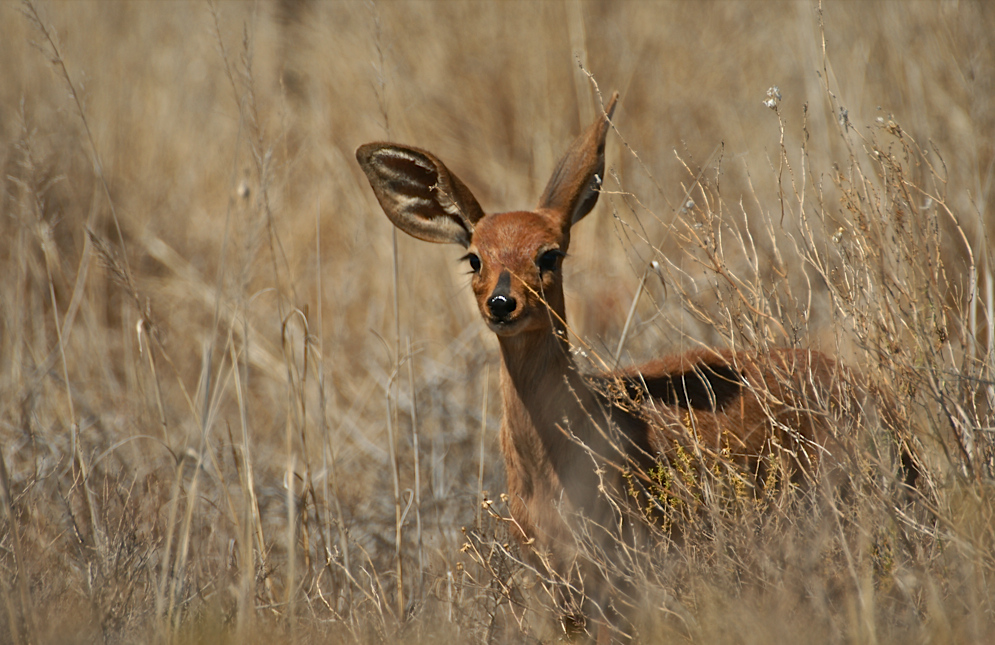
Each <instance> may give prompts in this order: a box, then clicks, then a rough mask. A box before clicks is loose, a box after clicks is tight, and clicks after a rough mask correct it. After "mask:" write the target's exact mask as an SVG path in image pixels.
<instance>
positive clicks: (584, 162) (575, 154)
mask: <svg viewBox="0 0 995 645" xmlns="http://www.w3.org/2000/svg"><path fill="white" fill-rule="evenodd" d="M617 101H618V92H615V93H614V94H612V97H611V99H610V100H609V101H608V107H606V108H605V110H604V113H603V114H602V115H600V116H599V117H598V118H597V119H595V121H594V123H592V124H591V125H590V126H588V128H587V129H586V130H584V132H582V133H581V134H580V136H578V137H577V138H576V139H574V142H573V143H572V144H571V145H570V148H569V149H568V150H567V152H566V153H565V154H564V155H563V157H562V158H561V159H560V162H559V163H558V164H557V165H556V169H555V170H553V176H552V177H551V178H550V180H549V183H548V184H546V190H545V191H543V193H542V197H540V198H539V208H540V209H546V210H550V211H553V212H555V213H558V214H560V215H561V217H563V218H564V221H563V223H564V225H566V226H572V225H573V224H576V223H577V222H579V221H580V220H581V219H582V218H583V217H584V216H585V215H587V214H588V213H590V212H591V209H592V208H594V205H595V204H596V203H597V202H598V194H599V191H600V190H601V182H602V179H604V174H605V137H606V135H607V134H608V126H609V125H610V122H609V119H611V116H612V113H613V112H614V111H615V104H616V102H617Z"/></svg>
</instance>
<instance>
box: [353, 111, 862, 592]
mask: <svg viewBox="0 0 995 645" xmlns="http://www.w3.org/2000/svg"><path fill="white" fill-rule="evenodd" d="M617 99H618V95H617V93H616V94H615V95H614V96H612V98H611V101H610V102H609V104H608V106H607V108H606V109H605V110H604V112H603V113H602V114H601V115H600V116H599V117H598V118H597V119H596V120H595V122H594V123H593V124H591V125H590V126H589V127H588V128H587V129H586V130H585V131H584V132H583V133H582V134H581V135H580V136H579V137H578V138H577V139H576V140H575V141H574V142H573V144H571V146H570V148H569V149H568V150H567V152H566V154H564V155H563V157H562V159H560V161H559V163H558V164H557V166H556V168H555V169H554V170H553V175H552V178H551V179H550V180H549V183H548V184H547V186H546V189H545V191H544V192H543V194H542V197H540V198H539V204H538V206H537V207H536V208H535V209H534V210H529V211H512V212H507V213H493V214H490V215H488V214H485V213H484V211H483V210H482V209H481V207H480V205H479V204H478V203H477V200H476V199H475V198H474V196H473V194H472V193H471V192H470V189H469V188H467V186H466V184H464V183H463V182H462V181H460V179H459V178H458V177H457V176H456V175H455V174H453V173H452V172H451V171H450V170H449V169H448V168H447V167H446V166H445V165H444V164H443V163H442V161H440V160H439V158H438V157H436V156H435V155H433V154H432V153H430V152H427V151H425V150H421V149H419V148H413V147H409V146H400V145H395V144H392V143H369V144H366V145H364V146H361V147H360V148H359V149H358V150H357V151H356V157H357V158H358V160H359V164H360V166H362V168H363V171H364V172H365V173H366V176H367V177H368V178H369V180H370V184H371V185H372V187H373V191H374V193H376V197H377V199H378V200H379V202H380V205H381V206H382V207H383V210H384V212H385V213H386V214H387V217H389V218H390V220H391V221H392V222H393V223H394V225H395V226H397V227H398V228H399V229H401V230H402V231H404V232H405V233H408V234H409V235H412V236H414V237H416V238H418V239H421V240H425V241H428V242H437V243H448V244H459V245H460V246H462V247H464V248H465V249H466V250H467V253H466V256H465V260H466V262H467V263H468V264H469V267H470V269H471V271H472V272H473V278H472V284H473V293H474V295H475V296H476V299H477V306H478V307H479V309H480V314H481V316H482V317H483V319H484V322H485V323H486V324H487V326H488V327H490V329H491V330H492V331H493V332H494V333H495V334H496V335H497V337H498V343H499V345H500V349H501V397H502V401H503V408H504V418H503V421H502V423H501V451H502V453H503V455H504V460H505V466H506V470H507V477H508V499H509V503H510V510H511V515H512V519H513V520H514V522H513V524H514V526H516V527H517V528H516V529H515V530H516V532H517V533H518V538H519V539H520V540H521V542H522V543H523V544H524V545H526V546H527V549H526V551H528V552H530V553H533V554H535V555H534V556H533V557H534V558H535V560H534V561H542V562H543V563H544V564H545V565H546V566H550V567H551V568H552V569H553V570H556V571H559V572H561V573H564V572H568V571H576V570H578V569H579V570H580V571H581V574H582V575H584V573H585V566H586V565H585V564H584V563H583V561H584V560H585V558H584V557H579V558H578V555H579V554H580V552H581V549H579V548H578V544H579V541H580V540H579V538H578V536H579V534H580V532H581V531H579V530H578V529H579V527H580V525H581V523H582V522H583V526H584V528H583V534H584V535H585V536H587V537H590V536H591V535H592V530H593V534H597V533H598V531H600V532H601V533H602V534H603V536H609V535H611V536H613V537H615V538H616V539H621V540H622V541H623V542H624V541H625V540H627V539H629V538H631V537H632V536H633V535H635V533H633V532H632V531H633V529H632V528H626V527H631V526H633V525H638V524H641V523H643V522H640V521H639V520H636V521H632V519H631V518H626V517H625V515H627V514H626V513H622V512H621V509H623V508H624V507H625V504H626V502H624V501H622V500H625V499H628V500H630V501H631V500H632V499H639V495H642V496H643V497H642V498H641V501H638V502H635V503H636V504H638V505H639V508H640V509H641V510H640V512H639V514H642V515H644V517H643V519H645V520H647V522H646V523H652V521H653V518H652V517H646V514H645V512H644V511H645V509H646V508H647V507H648V506H652V505H653V503H654V500H655V502H656V503H658V504H659V503H660V501H661V500H660V499H659V496H658V495H657V496H654V495H653V493H652V492H651V491H652V490H653V486H652V477H651V476H649V475H648V473H651V472H652V471H653V470H654V468H658V464H660V463H662V462H665V461H666V460H668V459H673V458H674V456H675V453H676V452H681V453H682V454H684V455H693V456H694V458H695V459H697V460H698V463H699V467H701V465H702V464H704V465H705V467H706V468H707V467H708V464H709V463H713V464H714V463H718V462H719V461H722V462H723V463H728V464H733V465H734V469H736V470H737V471H738V472H740V473H741V474H743V475H747V476H748V478H745V477H744V480H746V481H750V482H758V480H759V481H763V479H764V475H763V472H762V471H763V469H764V468H768V467H769V464H770V458H771V457H773V456H775V455H777V456H778V459H781V460H782V462H783V463H785V464H787V466H786V468H787V469H788V471H785V474H786V476H789V477H794V478H795V479H799V478H800V479H811V478H812V477H814V476H816V471H817V468H818V467H819V465H820V463H826V462H827V461H829V460H830V459H831V458H832V456H833V455H835V454H836V453H837V451H839V450H840V447H841V445H842V442H841V440H840V439H839V438H838V436H839V434H845V433H843V431H842V430H839V428H838V426H837V424H836V417H837V416H839V412H840V410H841V409H844V408H847V407H848V404H847V402H846V401H845V400H844V399H845V398H846V397H844V396H843V394H842V389H843V388H841V386H840V372H839V371H838V370H837V368H836V364H835V362H834V361H833V360H832V359H830V358H829V357H827V356H825V355H823V354H821V353H819V352H817V351H810V350H795V349H782V350H773V351H770V352H768V353H765V354H763V355H761V354H758V353H745V352H733V351H729V350H723V349H715V350H708V349H702V350H696V351H693V352H690V353H685V354H681V355H674V356H668V357H665V358H661V359H658V360H654V361H652V362H649V363H646V364H644V365H640V366H638V367H632V368H628V369H623V370H617V371H608V372H604V373H600V374H594V375H585V374H582V373H581V372H580V371H579V370H578V369H577V366H576V365H575V363H574V361H573V359H572V357H571V352H570V345H569V341H568V337H567V322H566V313H565V311H564V305H563V274H562V264H563V260H564V258H565V257H566V255H567V250H568V248H569V246H570V233H571V228H572V227H573V226H574V225H575V224H577V222H579V221H580V220H581V219H583V218H584V216H585V215H587V214H588V213H589V212H590V211H591V209H592V208H594V205H595V203H596V202H597V201H598V195H599V193H600V189H601V184H602V178H603V175H604V169H605V156H604V153H605V136H606V134H607V132H608V129H609V125H610V122H609V119H610V118H611V116H612V113H613V111H614V109H615V103H616V101H617ZM789 471H790V472H789ZM633 491H639V492H638V493H636V494H635V495H634V494H633ZM647 499H649V500H650V503H649V504H647ZM591 527H595V528H594V529H592V528H591ZM626 536H628V538H627V537H626ZM585 539H586V538H585ZM629 543H630V544H631V541H630V542H629ZM589 564H590V563H588V565H587V566H589ZM610 586H611V585H610V584H608V580H607V579H606V578H605V577H604V576H603V575H599V574H592V577H588V578H587V595H588V597H589V598H590V599H593V602H603V601H604V600H605V599H606V598H607V597H608V596H607V595H606V594H607V592H606V591H605V588H606V587H610ZM592 590H593V593H592ZM573 600H576V599H573ZM600 610H604V606H602V607H601V608H600ZM584 611H587V612H591V611H599V609H595V608H593V607H591V606H590V604H588V606H587V607H585V609H584Z"/></svg>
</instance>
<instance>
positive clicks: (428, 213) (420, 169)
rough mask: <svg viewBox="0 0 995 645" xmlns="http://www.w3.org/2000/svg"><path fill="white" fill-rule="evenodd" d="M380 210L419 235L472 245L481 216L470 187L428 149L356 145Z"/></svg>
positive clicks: (390, 145)
mask: <svg viewBox="0 0 995 645" xmlns="http://www.w3.org/2000/svg"><path fill="white" fill-rule="evenodd" d="M356 159H357V160H358V161H359V165H360V167H362V169H363V172H365V173H366V176H367V178H369V180H370V185H371V186H372V187H373V192H374V193H375V194H376V196H377V200H379V201H380V206H382V207H383V210H384V213H386V214H387V217H388V218H390V221H391V222H393V223H394V226H396V227H397V228H399V229H401V230H402V231H404V232H405V233H407V234H408V235H411V236H413V237H417V238H418V239H419V240H425V241H426V242H437V243H452V244H461V245H463V246H464V247H468V246H470V238H471V237H472V236H473V227H474V224H476V223H477V222H478V221H479V220H480V218H482V217H483V216H484V212H483V210H481V208H480V204H478V203H477V200H476V199H475V198H474V196H473V193H471V192H470V189H469V188H467V187H466V185H465V184H464V183H463V182H462V181H460V180H459V178H458V177H457V176H456V175H454V174H453V173H451V172H449V169H448V168H446V166H445V165H444V164H443V163H442V162H441V161H439V160H438V158H436V156H435V155H433V154H432V153H430V152H426V151H424V150H419V149H418V148H410V147H405V146H396V145H393V144H390V143H367V144H366V145H364V146H360V147H359V149H358V150H356Z"/></svg>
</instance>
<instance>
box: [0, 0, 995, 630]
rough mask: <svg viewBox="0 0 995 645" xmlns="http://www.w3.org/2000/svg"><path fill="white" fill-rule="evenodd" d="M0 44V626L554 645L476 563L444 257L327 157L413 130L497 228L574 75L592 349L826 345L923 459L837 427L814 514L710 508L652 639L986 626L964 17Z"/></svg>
mask: <svg viewBox="0 0 995 645" xmlns="http://www.w3.org/2000/svg"><path fill="white" fill-rule="evenodd" d="M821 20H824V22H825V31H824V33H825V40H826V45H825V49H824V48H823V36H822V34H823V31H822V30H821V29H820V21H821ZM0 24H3V25H4V27H3V30H2V31H3V36H2V38H0V64H2V67H3V69H4V73H3V76H2V80H0V154H2V164H3V187H4V190H3V195H2V202H0V204H2V207H0V208H2V215H3V217H2V218H0V233H2V236H3V239H4V240H6V243H5V244H3V245H0V267H2V268H0V271H2V274H3V275H4V279H3V280H2V282H0V437H2V441H0V445H2V457H3V460H2V463H3V465H4V469H3V471H2V472H0V475H2V484H3V491H2V492H3V495H2V498H3V510H2V513H0V566H2V570H3V575H2V576H0V606H2V609H3V611H2V612H0V634H2V636H0V638H2V639H3V640H9V641H10V642H16V643H29V642H92V641H104V642H147V641H162V642H173V641H180V642H186V641H192V642H200V641H203V642H216V641H218V640H222V641H232V642H257V641H258V642H265V641H267V640H270V639H274V638H275V639H278V640H291V641H300V642H311V641H320V642H328V641H332V642H381V641H388V642H394V641H395V640H397V639H399V638H403V639H405V640H414V641H420V642H430V641H432V640H434V639H439V638H446V639H450V640H453V639H455V640H458V641H460V642H463V641H466V642H478V641H480V642H483V641H486V642H492V641H497V642H503V641H507V642H521V641H535V640H537V639H545V640H547V641H548V640H554V639H555V638H556V634H555V631H553V630H554V626H551V625H553V621H550V620H549V619H548V617H549V613H550V607H549V604H548V603H545V602H544V598H545V597H546V596H545V595H544V592H543V591H542V590H541V586H540V585H537V583H536V576H535V575H534V574H533V573H531V572H529V571H528V570H526V569H525V568H523V566H522V565H521V564H519V563H518V560H517V557H516V555H515V553H514V549H510V550H506V549H505V548H504V547H503V545H504V541H505V539H506V538H505V537H503V536H504V535H505V533H504V529H503V528H502V527H503V526H504V524H505V521H504V520H503V519H502V518H501V512H502V504H501V502H500V498H499V494H500V491H501V490H502V489H503V474H502V471H501V460H500V458H499V453H498V448H497V440H496V432H495V429H496V428H497V426H498V420H499V416H500V401H499V399H498V397H497V396H496V395H495V394H494V392H495V391H496V385H497V384H496V381H497V369H496V365H495V363H496V355H495V347H496V344H495V343H494V342H493V339H492V338H490V336H489V334H488V332H487V331H486V329H485V328H484V326H483V325H482V324H480V322H479V320H478V315H477V313H476V312H475V310H474V308H473V302H472V298H471V297H470V296H469V294H468V293H467V292H468V289H467V288H466V283H467V281H466V279H465V278H464V277H462V276H461V275H460V274H459V270H458V269H457V268H456V264H455V260H456V258H457V257H458V256H459V250H458V249H455V248H453V249H442V250H441V252H440V248H438V247H431V245H425V244H422V243H419V242H417V241H414V240H410V239H407V238H399V239H397V242H396V250H395V248H394V247H393V246H392V241H391V239H392V229H391V227H390V224H389V222H388V221H387V219H386V218H385V217H383V215H382V214H381V213H380V209H379V207H377V206H376V204H375V201H374V199H373V195H372V193H371V191H370V190H369V189H368V186H367V185H366V181H365V179H364V178H363V177H362V174H361V173H360V171H359V168H358V166H357V164H356V163H355V160H354V157H353V151H354V150H355V148H356V147H357V146H358V145H359V144H361V143H364V142H367V141H371V140H376V139H386V138H389V139H393V140H397V141H401V142H404V143H410V144H414V145H418V146H422V147H426V148H429V149H431V150H432V151H433V152H435V153H437V154H438V155H439V156H440V157H441V158H442V159H444V160H445V162H446V164H447V165H448V166H449V167H450V168H451V169H453V170H454V171H455V172H456V173H457V174H459V175H460V176H461V178H462V179H463V180H464V181H466V182H467V183H468V184H469V185H470V186H471V187H473V189H474V191H475V193H476V194H477V196H478V197H479V198H480V199H481V202H482V204H483V206H484V208H485V209H487V210H502V209H511V208H521V207H525V206H528V205H530V204H531V203H532V200H534V199H535V198H536V196H537V195H538V194H539V193H540V192H541V189H542V183H543V182H544V180H545V178H546V176H547V174H548V172H549V170H550V168H551V167H552V165H553V163H554V161H555V159H556V157H557V156H558V155H559V153H560V152H561V151H562V149H563V147H564V146H565V145H566V144H567V143H568V142H569V141H570V139H571V137H572V136H573V135H574V134H575V133H576V132H577V131H578V129H579V127H580V124H582V123H587V122H588V121H589V120H590V119H591V118H592V117H593V114H594V100H593V98H592V96H593V93H592V84H591V82H590V80H589V78H588V76H587V75H586V74H585V73H584V72H583V71H581V69H579V68H578V61H579V62H580V63H581V64H582V65H583V67H584V69H585V70H587V71H589V72H590V73H591V74H592V75H593V78H594V79H596V80H597V82H598V83H599V84H600V86H601V89H602V90H603V91H604V92H606V93H607V92H609V91H611V90H613V89H618V90H619V91H620V92H621V95H622V102H621V104H620V107H619V110H618V111H617V112H616V118H615V124H616V126H617V130H616V131H615V133H613V134H612V135H611V136H610V138H611V140H610V142H609V145H608V147H609V151H608V155H609V161H608V163H609V167H610V172H609V174H610V177H609V181H607V182H606V191H607V193H608V194H606V195H604V196H603V197H602V200H601V203H600V204H599V206H598V209H597V211H596V212H595V213H594V214H593V215H592V216H591V217H590V218H589V219H588V221H585V222H584V224H583V225H581V226H580V227H579V229H578V231H577V232H576V233H575V236H574V238H575V239H574V244H573V247H572V253H571V258H570V260H569V262H568V263H567V271H568V274H567V276H566V278H565V282H566V285H567V289H568V292H567V306H568V310H569V312H570V316H571V323H572V329H573V330H574V331H575V332H576V334H577V337H578V338H579V339H582V341H583V343H581V344H582V345H583V346H585V347H586V348H587V352H588V354H589V355H590V356H599V357H602V358H605V359H606V360H610V357H611V356H612V355H613V354H614V352H615V350H616V347H617V346H618V344H619V338H620V337H621V335H622V330H623V327H624V326H625V327H626V333H625V343H624V347H623V351H622V362H623V363H629V362H633V361H636V360H639V359H642V358H649V357H651V356H653V355H656V354H658V353H660V352H662V351H672V352H676V351H681V350H683V349H687V348H691V347H695V346H697V345H698V344H699V343H706V344H715V345H721V346H729V345H733V346H737V347H751V348H755V349H762V348H764V347H766V346H772V345H787V346H812V347H816V348H820V349H823V350H825V351H827V352H829V353H832V354H835V355H839V356H840V357H841V358H842V359H844V360H845V361H846V362H847V363H848V364H850V365H851V366H853V367H855V368H857V369H859V370H860V371H861V373H862V374H863V379H864V380H863V381H862V382H861V384H860V386H861V387H864V388H867V389H869V390H872V391H873V392H875V393H876V395H877V396H879V397H880V398H882V399H884V400H887V401H891V402H892V403H893V406H894V409H893V413H894V415H895V418H896V419H897V420H898V424H897V430H896V434H897V437H898V438H899V439H900V440H901V441H904V442H906V443H907V444H909V445H912V446H914V447H915V449H916V450H917V454H918V455H919V458H920V460H921V464H920V466H921V470H922V477H921V481H920V486H919V488H918V490H917V491H916V492H915V493H914V494H911V495H909V494H903V493H901V492H900V491H899V490H898V487H897V486H896V485H895V482H894V477H895V473H896V470H895V468H894V460H892V459H889V458H888V457H887V453H888V452H889V451H891V452H894V451H893V446H891V445H887V444H888V443H889V442H888V441H887V440H883V439H882V437H881V435H880V433H877V431H876V430H875V427H876V425H877V424H876V423H874V422H872V421H868V426H867V427H866V428H865V427H861V428H860V429H858V430H857V432H858V433H859V436H860V439H861V442H862V444H861V445H862V446H864V448H863V449H862V452H861V453H860V454H859V455H857V456H856V459H857V461H856V463H859V464H860V467H859V468H855V472H854V473H853V478H854V482H855V485H854V486H853V490H854V491H855V492H854V495H853V498H852V499H851V500H850V501H849V502H848V503H847V504H846V505H845V506H840V507H837V506H832V505H831V507H830V509H829V510H827V509H826V508H825V507H822V506H820V505H818V504H809V505H806V504H801V505H797V504H792V503H790V502H785V503H784V504H783V505H781V504H780V502H777V501H776V500H775V501H772V502H771V503H770V506H771V507H772V509H768V510H767V512H765V513H763V514H760V515H759V516H755V515H752V514H751V513H752V511H751V510H750V509H748V508H740V509H739V510H734V511H732V512H730V511H729V510H728V506H726V507H725V508H724V510H723V511H722V513H718V514H716V515H715V517H713V518H712V520H711V521H710V522H709V523H708V526H707V528H703V529H702V530H700V531H697V532H696V531H691V532H690V533H689V537H688V538H687V543H686V544H685V545H684V547H682V548H681V549H670V552H669V553H665V554H660V553H640V554H634V555H633V558H634V561H635V564H634V566H633V567H630V568H629V569H628V571H627V573H628V574H629V575H632V572H633V570H635V571H638V573H639V575H638V576H636V578H637V579H636V581H635V582H636V584H637V588H638V589H639V590H640V593H639V596H638V597H639V599H640V602H641V604H642V607H641V609H642V610H643V611H642V615H644V616H645V621H644V623H642V624H640V628H641V632H640V633H641V634H642V636H643V638H644V640H647V641H651V642H652V641H655V640H657V639H659V640H667V639H670V638H674V637H676V638H680V639H685V640H690V641H694V642H742V643H748V642H770V641H772V640H773V641H781V642H799V641H805V642H827V643H830V642H832V643H835V642H868V643H870V642H939V643H948V642H949V643H953V642H985V641H990V640H992V639H993V638H995V617H993V611H995V606H993V604H992V599H993V598H995V583H993V582H992V579H993V576H995V560H993V557H992V554H993V553H995V520H993V516H995V494H993V493H995V491H993V477H995V436H993V432H995V430H993V427H995V420H993V407H995V406H993V401H995V374H993V368H995V355H993V345H992V339H993V333H992V322H993V306H995V298H993V293H992V292H993V271H992V264H991V256H990V253H989V249H990V248H991V237H992V234H993V232H995V231H993V229H992V227H993V224H992V222H993V221H995V220H993V218H992V213H993V212H995V191H993V186H992V183H993V177H995V170H993V169H995V110H993V109H992V102H993V100H995V67H993V66H992V64H991V62H992V61H993V60H995V41H993V40H992V38H991V34H993V33H995V11H993V10H992V9H991V8H990V7H989V6H988V4H987V3H981V2H977V3H972V2H963V1H962V2H893V3H884V2H882V3H850V2H829V3H827V4H826V6H825V7H824V9H823V10H822V11H821V12H820V11H818V10H817V8H816V7H814V6H813V5H812V4H811V3H805V2H802V3H750V2H722V3H690V2H685V3H669V4H663V3H660V4H658V3H622V4H619V3H586V2H569V3H563V4H560V3H556V4H553V3H549V4H546V3H542V4H534V5H533V4H524V3H468V4H464V3H447V2H436V3H404V4H401V3H383V4H375V5H365V4H360V3H311V2H307V1H306V0H299V1H298V0H283V1H281V2H276V3H227V4H226V3H217V4H214V5H212V4H207V5H205V4H201V3H191V4H190V5H181V4H179V3H163V4H158V3H106V2H105V3H86V2H72V3H49V2H38V3H34V4H27V5H18V4H14V3H4V4H0ZM775 84H776V85H777V86H778V87H779V88H780V93H781V95H782V96H783V99H781V100H779V101H777V102H776V105H775V109H768V108H766V107H764V106H763V105H762V101H764V100H765V99H766V98H767V96H766V95H765V92H766V91H767V89H768V88H769V87H771V86H772V85H775ZM428 247H431V248H428ZM651 261H656V262H657V263H658V265H657V266H658V268H657V269H648V268H647V267H649V266H650V265H649V263H650V262H651ZM395 276H396V277H395ZM395 281H396V284H395ZM641 283H643V287H642V288H640V287H639V285H640V284H641ZM637 293H639V294H640V295H639V299H638V302H637V303H636V306H635V307H634V308H633V310H632V318H631V322H630V324H628V325H627V326H626V320H627V315H628V314H629V312H630V305H631V304H632V299H633V297H634V296H635V295H636V294H637ZM395 294H396V295H395ZM492 365H494V368H493V369H492V368H491V367H489V366H492ZM488 392H490V393H491V394H490V395H488V394H487V393H488ZM416 447H417V449H416ZM481 456H482V459H481ZM483 496H486V497H487V498H488V499H493V500H495V502H494V504H492V505H490V509H491V512H488V513H481V512H479V511H478V507H479V499H480V498H481V497H483ZM733 497H735V495H734V496H733ZM841 509H842V510H841ZM840 515H845V516H846V517H842V518H841V517H840ZM759 526H762V528H760V530H757V527H759ZM464 527H465V530H464Z"/></svg>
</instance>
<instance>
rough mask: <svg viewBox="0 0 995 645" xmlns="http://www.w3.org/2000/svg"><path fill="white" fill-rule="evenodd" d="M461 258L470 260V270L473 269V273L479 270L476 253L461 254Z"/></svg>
mask: <svg viewBox="0 0 995 645" xmlns="http://www.w3.org/2000/svg"><path fill="white" fill-rule="evenodd" d="M462 259H464V260H467V261H469V262H470V270H471V271H473V272H474V273H477V272H479V271H480V258H478V257H477V256H476V254H474V253H467V254H466V255H464V256H463V258H462Z"/></svg>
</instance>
